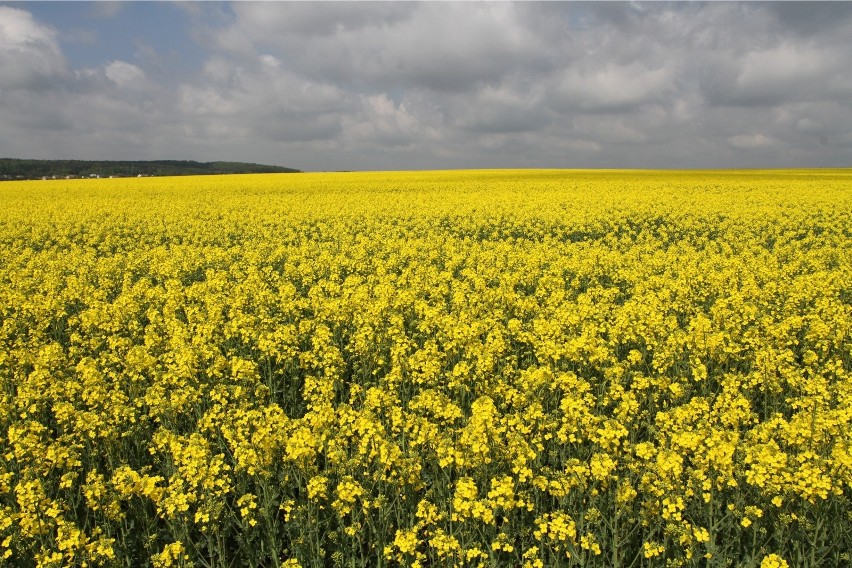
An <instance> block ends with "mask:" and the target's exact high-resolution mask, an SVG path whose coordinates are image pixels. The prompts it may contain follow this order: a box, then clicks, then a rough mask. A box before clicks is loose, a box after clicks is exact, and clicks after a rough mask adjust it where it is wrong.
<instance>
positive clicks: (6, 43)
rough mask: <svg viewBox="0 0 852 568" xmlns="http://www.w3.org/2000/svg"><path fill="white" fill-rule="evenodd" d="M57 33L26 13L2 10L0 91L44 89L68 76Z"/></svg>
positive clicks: (6, 7)
mask: <svg viewBox="0 0 852 568" xmlns="http://www.w3.org/2000/svg"><path fill="white" fill-rule="evenodd" d="M56 36H57V32H56V30H54V29H53V28H51V27H49V26H45V25H43V24H40V23H39V22H37V21H36V20H35V19H34V18H33V16H32V14H30V13H29V12H27V11H26V10H20V9H17V8H10V7H8V6H0V88H2V89H4V90H6V89H9V90H14V89H42V88H45V87H48V86H50V84H51V83H52V81H53V80H54V79H56V78H59V77H61V76H63V75H64V74H65V73H66V67H65V58H64V57H63V55H62V52H61V50H60V48H59V43H58V41H57V39H56Z"/></svg>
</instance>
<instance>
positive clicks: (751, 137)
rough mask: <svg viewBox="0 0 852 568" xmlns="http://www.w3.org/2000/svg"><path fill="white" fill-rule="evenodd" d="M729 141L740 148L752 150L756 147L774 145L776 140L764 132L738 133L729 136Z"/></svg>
mask: <svg viewBox="0 0 852 568" xmlns="http://www.w3.org/2000/svg"><path fill="white" fill-rule="evenodd" d="M728 143H729V144H730V145H731V146H733V147H734V148H738V149H740V150H752V149H754V148H765V147H767V146H772V145H774V144H775V143H776V141H775V140H774V139H773V138H771V137H769V136H765V135H763V134H738V135H737V136H731V137H730V138H728Z"/></svg>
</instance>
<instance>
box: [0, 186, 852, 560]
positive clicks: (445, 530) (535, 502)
mask: <svg viewBox="0 0 852 568" xmlns="http://www.w3.org/2000/svg"><path fill="white" fill-rule="evenodd" d="M850 498H852V171H850V170H796V171H794V170H790V171H739V172H732V171H717V172H713V171H709V172H656V171H574V170H572V171H546V170H532V171H458V172H405V173H392V172H391V173H340V174H331V173H327V174H287V175H244V176H216V177H194V178H193V177H187V178H148V179H117V180H72V181H61V182H59V181H43V182H9V183H4V184H2V185H0V564H2V565H6V566H15V567H39V568H47V567H60V566H81V567H82V566H87V567H94V566H105V567H135V566H152V567H157V568H160V567H168V566H194V567H197V568H214V567H222V568H224V567H242V566H247V567H260V566H264V567H271V566H287V567H295V566H303V567H325V566H329V567H337V566H347V567H348V566H355V567H363V566H420V567H426V566H517V567H524V568H533V567H551V566H613V567H629V566H632V567H651V566H710V567H715V566H719V567H722V566H754V567H758V566H759V567H761V568H770V567H783V566H788V567H794V566H843V565H850V564H852V558H850V553H849V551H850V550H852V502H850Z"/></svg>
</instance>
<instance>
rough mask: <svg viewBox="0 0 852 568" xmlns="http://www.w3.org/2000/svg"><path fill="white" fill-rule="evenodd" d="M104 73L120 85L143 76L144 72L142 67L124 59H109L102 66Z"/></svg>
mask: <svg viewBox="0 0 852 568" xmlns="http://www.w3.org/2000/svg"><path fill="white" fill-rule="evenodd" d="M104 74H105V75H106V76H107V78H108V79H109V80H110V81H112V82H113V83H115V84H117V85H118V86H120V87H123V86H125V85H127V84H129V83H132V82H133V81H136V80H138V79H144V78H145V72H144V71H142V69H140V68H139V67H137V66H136V65H133V64H132V63H128V62H126V61H110V62H109V63H108V64H107V65H106V66H105V67H104Z"/></svg>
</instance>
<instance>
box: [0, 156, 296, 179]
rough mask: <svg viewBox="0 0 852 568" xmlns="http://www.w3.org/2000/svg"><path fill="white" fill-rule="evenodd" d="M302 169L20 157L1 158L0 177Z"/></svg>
mask: <svg viewBox="0 0 852 568" xmlns="http://www.w3.org/2000/svg"><path fill="white" fill-rule="evenodd" d="M299 171H300V170H295V169H293V168H283V167H280V166H265V165H263V164H248V163H245V162H194V161H191V160H145V161H124V160H120V161H113V160H19V159H13V158H0V180H14V179H41V178H43V177H48V178H53V177H56V178H65V177H68V176H75V177H86V178H88V177H110V176H112V177H138V176H188V175H206V174H274V173H298V172H299Z"/></svg>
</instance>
